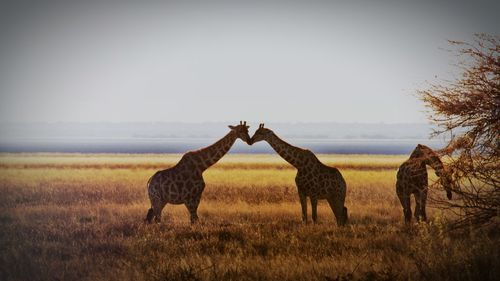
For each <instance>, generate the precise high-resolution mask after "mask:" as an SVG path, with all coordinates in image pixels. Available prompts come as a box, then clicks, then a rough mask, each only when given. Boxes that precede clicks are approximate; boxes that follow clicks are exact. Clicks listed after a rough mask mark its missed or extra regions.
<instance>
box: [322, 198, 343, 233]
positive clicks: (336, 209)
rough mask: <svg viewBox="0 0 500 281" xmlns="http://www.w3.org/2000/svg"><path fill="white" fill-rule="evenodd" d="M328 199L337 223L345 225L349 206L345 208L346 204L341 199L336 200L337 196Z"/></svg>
mask: <svg viewBox="0 0 500 281" xmlns="http://www.w3.org/2000/svg"><path fill="white" fill-rule="evenodd" d="M327 201H328V204H329V205H330V208H331V209H332V211H333V214H334V215H335V219H336V221H337V225H338V226H343V225H344V224H345V219H346V216H347V208H345V209H344V204H343V203H342V202H341V201H340V200H335V198H328V199H327Z"/></svg>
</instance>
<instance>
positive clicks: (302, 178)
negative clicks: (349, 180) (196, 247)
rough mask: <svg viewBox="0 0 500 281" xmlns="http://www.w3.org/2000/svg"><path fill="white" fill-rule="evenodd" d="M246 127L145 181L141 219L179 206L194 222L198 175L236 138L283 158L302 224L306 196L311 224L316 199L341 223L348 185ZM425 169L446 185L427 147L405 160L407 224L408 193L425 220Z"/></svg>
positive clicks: (402, 194)
mask: <svg viewBox="0 0 500 281" xmlns="http://www.w3.org/2000/svg"><path fill="white" fill-rule="evenodd" d="M248 128H249V126H247V124H246V121H245V122H242V121H240V124H239V125H236V126H229V129H230V131H229V133H228V134H226V135H225V136H224V137H223V138H221V139H220V140H218V141H217V142H215V143H214V144H212V145H210V146H207V147H205V148H202V149H199V150H196V151H189V152H187V153H186V154H184V155H183V156H182V158H181V160H180V161H179V162H178V163H177V164H176V165H175V166H173V167H171V168H168V169H166V170H161V171H158V172H156V173H155V174H154V175H153V176H152V177H151V178H150V179H149V181H148V195H149V199H150V201H151V208H150V209H149V211H148V213H147V215H146V221H147V222H151V221H153V220H155V221H156V222H159V221H160V220H161V213H162V210H163V208H164V207H165V206H166V205H167V204H184V205H185V206H186V208H187V209H188V211H189V214H190V217H191V222H193V223H194V222H196V221H197V220H198V214H197V210H198V205H199V204H200V200H201V196H202V193H203V190H204V189H205V181H204V180H203V172H204V171H205V170H206V169H208V168H209V167H210V166H212V165H214V164H215V163H216V162H217V161H219V159H221V158H222V157H223V156H224V155H225V154H226V153H227V152H228V151H229V149H230V148H231V147H232V146H233V144H234V143H235V141H236V140H237V139H241V140H242V141H244V142H246V143H247V144H249V145H252V144H254V143H256V142H259V141H266V142H267V143H269V145H270V146H271V147H272V148H273V149H274V150H275V151H276V152H277V153H278V154H279V155H280V156H281V157H282V158H283V159H285V160H286V161H287V162H288V163H290V164H291V165H292V166H294V167H295V168H296V169H297V175H296V177H295V183H296V185H297V189H298V194H299V199H300V205H301V208H302V221H303V222H305V223H307V197H309V198H310V201H311V209H312V220H313V222H317V218H318V215H317V206H318V200H321V199H326V200H327V201H328V204H329V205H330V207H331V209H332V211H333V214H334V216H335V218H336V221H337V225H339V226H342V225H345V224H346V222H347V208H346V207H345V206H344V202H345V197H346V189H347V187H346V182H345V180H344V178H343V177H342V174H341V173H340V172H339V170H338V169H337V168H334V167H330V166H327V165H325V164H323V163H321V161H319V159H318V158H317V157H316V155H314V153H312V152H311V151H310V150H308V149H302V148H299V147H296V146H293V145H291V144H289V143H287V142H285V141H284V140H282V139H281V138H279V137H278V136H277V135H276V134H275V133H274V132H273V131H272V130H270V129H268V128H265V127H264V124H260V125H259V128H258V129H257V131H255V133H254V135H253V136H252V137H250V135H249V134H248ZM436 159H437V160H436ZM426 165H430V166H432V167H433V168H434V169H435V170H436V173H437V174H438V176H441V177H442V178H443V180H442V182H443V183H448V182H449V181H447V180H444V179H446V178H447V177H446V176H445V175H447V174H448V173H446V172H445V168H444V167H443V164H442V163H441V161H440V160H439V157H438V156H437V155H436V154H435V153H434V152H433V151H432V150H431V149H430V148H428V147H426V146H423V145H418V146H417V147H416V148H415V150H414V152H413V153H412V156H411V157H410V159H408V160H407V161H406V162H405V163H403V165H401V167H400V169H399V171H398V175H397V179H398V180H397V184H396V191H397V195H398V197H399V199H400V201H401V204H402V205H403V212H404V215H405V220H406V221H407V222H409V221H411V209H410V195H412V194H413V195H414V196H415V200H416V208H415V217H416V218H417V219H423V220H425V219H426V215H425V200H426V197H427V171H426ZM424 177H425V181H424ZM444 185H446V184H444ZM447 192H449V195H448V198H451V191H449V189H447ZM408 214H409V217H408Z"/></svg>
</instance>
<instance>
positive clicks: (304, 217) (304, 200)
mask: <svg viewBox="0 0 500 281" xmlns="http://www.w3.org/2000/svg"><path fill="white" fill-rule="evenodd" d="M299 199H300V206H301V207H302V222H303V223H307V197H306V196H305V195H304V194H299Z"/></svg>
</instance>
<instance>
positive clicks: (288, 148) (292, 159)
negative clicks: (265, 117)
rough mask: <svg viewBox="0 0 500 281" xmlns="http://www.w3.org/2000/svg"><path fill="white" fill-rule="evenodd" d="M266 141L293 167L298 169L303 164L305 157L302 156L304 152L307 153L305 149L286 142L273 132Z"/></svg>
mask: <svg viewBox="0 0 500 281" xmlns="http://www.w3.org/2000/svg"><path fill="white" fill-rule="evenodd" d="M266 141H267V142H268V143H269V145H271V147H272V148H273V149H274V150H275V151H276V152H277V153H278V154H279V155H280V156H281V157H282V158H283V159H285V160H286V161H287V162H288V163H290V164H292V165H293V166H294V167H295V168H297V169H299V168H300V167H302V166H303V165H304V162H305V160H306V157H302V156H303V154H304V153H307V150H304V149H302V148H299V147H296V146H293V145H291V144H289V143H287V142H286V141H284V140H282V139H280V138H279V137H278V136H277V135H276V134H274V133H273V134H272V136H271V137H270V138H268V139H267V140H266Z"/></svg>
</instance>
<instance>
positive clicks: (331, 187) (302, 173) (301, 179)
mask: <svg viewBox="0 0 500 281" xmlns="http://www.w3.org/2000/svg"><path fill="white" fill-rule="evenodd" d="M262 140H264V141H267V142H268V143H269V144H270V145H271V147H272V148H273V149H274V150H275V151H276V152H277V153H278V154H279V155H280V156H281V157H283V159H285V160H286V161H287V162H288V163H290V164H292V165H293V166H294V167H295V168H297V176H296V177H295V183H296V184H297V188H298V192H299V198H300V204H301V206H302V221H303V222H304V223H307V197H309V198H310V199H311V207H312V219H313V222H317V218H318V215H317V206H318V200H319V199H326V200H327V201H328V203H329V204H330V207H331V208H332V211H333V214H334V215H335V218H336V220H337V225H345V224H346V222H347V208H346V207H344V201H345V195H346V183H345V180H344V178H343V177H342V175H341V174H340V172H339V170H338V169H337V168H333V167H329V166H326V165H324V164H323V163H321V162H320V161H319V159H318V158H317V157H316V155H314V153H312V152H311V151H310V150H307V149H302V148H299V147H295V146H293V145H291V144H289V143H287V142H285V141H283V140H282V139H280V138H279V137H278V136H277V135H276V134H275V133H274V132H273V131H272V130H270V129H268V128H264V124H260V126H259V129H258V130H257V131H256V132H255V134H254V135H253V136H252V139H251V141H250V144H253V143H255V142H258V141H262Z"/></svg>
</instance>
